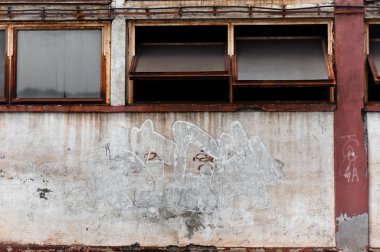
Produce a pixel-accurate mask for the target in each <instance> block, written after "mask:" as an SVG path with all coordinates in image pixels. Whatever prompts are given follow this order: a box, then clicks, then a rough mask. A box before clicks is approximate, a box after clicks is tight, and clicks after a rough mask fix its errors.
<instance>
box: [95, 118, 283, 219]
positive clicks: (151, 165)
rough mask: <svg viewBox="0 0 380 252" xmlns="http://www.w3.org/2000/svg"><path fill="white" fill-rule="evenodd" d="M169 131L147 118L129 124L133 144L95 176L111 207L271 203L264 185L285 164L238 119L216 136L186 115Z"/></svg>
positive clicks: (257, 205) (276, 178)
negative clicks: (164, 133) (158, 128)
mask: <svg viewBox="0 0 380 252" xmlns="http://www.w3.org/2000/svg"><path fill="white" fill-rule="evenodd" d="M171 133H172V136H173V139H168V138H166V137H164V136H162V135H161V134H159V133H157V132H155V131H154V127H153V122H152V121H151V120H146V121H145V122H144V123H143V124H142V125H141V127H140V128H137V127H134V128H132V130H131V134H130V143H131V149H130V150H128V151H126V152H125V154H123V155H117V156H114V157H112V159H111V160H110V161H109V162H108V164H109V165H108V167H109V171H108V172H107V174H105V175H104V176H102V180H101V181H100V182H99V183H101V187H102V188H103V192H102V193H103V195H102V197H104V198H106V199H107V202H108V203H109V205H110V206H111V207H112V208H114V209H117V210H122V209H128V208H147V209H151V208H154V209H163V208H166V209H167V208H171V209H176V210H177V211H178V210H182V211H197V212H212V211H216V210H218V209H224V208H228V207H232V206H236V205H241V204H245V205H244V206H242V207H245V208H246V209H249V208H256V209H264V208H267V207H268V206H269V196H268V193H267V187H268V186H271V185H277V184H278V183H279V182H280V180H281V178H282V176H283V174H282V166H283V164H282V163H281V162H280V161H278V160H276V159H274V158H272V156H271V154H270V153H269V152H268V150H267V149H266V148H265V146H264V145H263V144H262V142H261V141H260V139H259V137H258V136H253V137H249V136H248V135H247V133H246V132H245V131H244V129H243V127H242V125H241V124H240V122H236V121H235V122H233V123H231V125H230V130H229V132H228V133H223V134H221V135H220V136H219V137H218V138H217V139H215V138H213V137H212V136H210V135H209V134H208V133H206V132H205V131H204V130H202V129H201V128H199V127H198V126H197V125H195V124H193V123H190V122H186V121H176V122H175V123H174V124H173V126H172V131H171Z"/></svg>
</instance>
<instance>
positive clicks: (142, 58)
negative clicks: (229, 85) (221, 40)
mask: <svg viewBox="0 0 380 252" xmlns="http://www.w3.org/2000/svg"><path fill="white" fill-rule="evenodd" d="M225 50H226V49H225V45H222V44H221V45H206V44H204V45H177V44H173V45H167V44H166V45H140V46H139V47H138V51H137V56H138V61H137V66H136V72H199V71H225V70H226V68H225V64H224V56H225V54H226V52H225Z"/></svg>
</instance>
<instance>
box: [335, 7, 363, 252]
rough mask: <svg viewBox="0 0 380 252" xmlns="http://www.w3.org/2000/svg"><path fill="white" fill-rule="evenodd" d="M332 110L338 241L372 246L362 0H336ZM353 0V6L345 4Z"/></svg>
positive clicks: (350, 246)
mask: <svg viewBox="0 0 380 252" xmlns="http://www.w3.org/2000/svg"><path fill="white" fill-rule="evenodd" d="M336 4H337V5H338V6H340V7H338V8H336V14H335V43H334V49H335V51H334V52H335V64H336V65H335V66H336V77H337V110H336V111H335V114H334V146H335V147H334V150H335V217H336V242H337V247H338V248H339V249H342V251H349V252H351V251H352V252H354V251H356V252H358V251H366V248H367V247H368V176H367V158H366V146H365V139H364V138H365V125H364V122H363V117H362V109H363V106H364V101H363V97H364V87H365V51H364V45H365V44H364V43H365V23H364V13H363V12H362V9H361V8H355V7H353V6H361V5H363V1H362V0H337V1H336ZM347 6H350V7H347Z"/></svg>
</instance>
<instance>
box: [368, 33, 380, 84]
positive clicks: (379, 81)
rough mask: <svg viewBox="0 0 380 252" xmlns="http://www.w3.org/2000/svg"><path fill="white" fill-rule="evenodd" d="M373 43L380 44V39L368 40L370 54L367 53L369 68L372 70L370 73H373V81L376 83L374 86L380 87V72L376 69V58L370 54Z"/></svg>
mask: <svg viewBox="0 0 380 252" xmlns="http://www.w3.org/2000/svg"><path fill="white" fill-rule="evenodd" d="M371 41H379V42H380V38H374V39H368V53H367V60H368V64H369V68H370V71H371V72H372V74H373V81H374V84H375V85H379V84H380V76H379V71H378V69H377V67H376V63H375V59H374V57H373V56H372V55H371V53H370V51H369V50H370V44H371ZM379 70H380V69H379Z"/></svg>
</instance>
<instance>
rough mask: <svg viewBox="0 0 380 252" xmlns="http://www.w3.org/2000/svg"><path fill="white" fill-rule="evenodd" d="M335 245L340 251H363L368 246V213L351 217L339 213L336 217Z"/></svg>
mask: <svg viewBox="0 0 380 252" xmlns="http://www.w3.org/2000/svg"><path fill="white" fill-rule="evenodd" d="M337 223H338V232H337V234H336V241H337V246H338V248H339V249H342V252H359V251H361V252H364V251H367V246H368V214H361V215H357V216H353V217H349V216H347V214H341V215H340V216H339V217H338V218H337Z"/></svg>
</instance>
